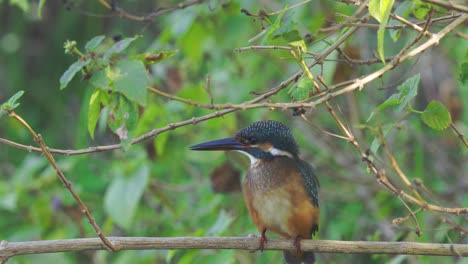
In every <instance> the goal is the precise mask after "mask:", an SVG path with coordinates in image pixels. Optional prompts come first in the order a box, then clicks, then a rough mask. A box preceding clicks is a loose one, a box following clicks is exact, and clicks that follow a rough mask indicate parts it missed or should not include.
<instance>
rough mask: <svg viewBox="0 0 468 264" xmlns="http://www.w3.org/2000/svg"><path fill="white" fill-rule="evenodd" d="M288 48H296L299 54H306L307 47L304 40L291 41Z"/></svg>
mask: <svg viewBox="0 0 468 264" xmlns="http://www.w3.org/2000/svg"><path fill="white" fill-rule="evenodd" d="M289 46H290V47H292V48H297V49H299V51H300V52H301V53H305V52H307V46H306V43H305V41H304V40H302V39H301V40H298V41H293V42H290V43H289Z"/></svg>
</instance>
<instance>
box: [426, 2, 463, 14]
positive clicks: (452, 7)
mask: <svg viewBox="0 0 468 264" xmlns="http://www.w3.org/2000/svg"><path fill="white" fill-rule="evenodd" d="M422 1H423V2H426V3H429V4H433V5H437V6H441V7H443V8H445V9H449V10H456V11H460V12H463V13H465V14H466V13H468V6H467V5H466V4H465V5H463V4H461V5H459V4H455V3H452V1H441V0H422Z"/></svg>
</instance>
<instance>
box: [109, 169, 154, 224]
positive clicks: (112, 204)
mask: <svg viewBox="0 0 468 264" xmlns="http://www.w3.org/2000/svg"><path fill="white" fill-rule="evenodd" d="M148 176H149V167H148V165H147V164H146V163H142V164H141V165H140V166H139V168H138V170H137V171H135V172H134V173H133V174H132V175H129V176H123V175H118V176H116V177H115V178H114V180H113V181H112V183H111V185H110V186H109V188H108V189H107V191H106V195H105V197H104V208H105V210H106V212H107V213H108V214H109V215H110V216H111V217H112V219H113V220H114V221H115V222H116V223H117V224H119V225H120V226H121V227H123V228H124V229H126V230H128V229H130V228H131V226H132V221H133V218H134V216H135V212H136V209H137V206H138V201H139V200H140V198H141V196H142V195H143V191H144V190H145V188H146V185H147V183H148V178H149V177H148Z"/></svg>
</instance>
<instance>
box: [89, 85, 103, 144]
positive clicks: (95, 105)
mask: <svg viewBox="0 0 468 264" xmlns="http://www.w3.org/2000/svg"><path fill="white" fill-rule="evenodd" d="M101 93H102V92H101V90H100V89H96V90H94V93H93V94H92V95H91V98H90V99H89V110H88V132H89V135H90V136H91V138H94V130H95V128H96V124H97V121H98V119H99V113H100V112H101V98H100V97H101Z"/></svg>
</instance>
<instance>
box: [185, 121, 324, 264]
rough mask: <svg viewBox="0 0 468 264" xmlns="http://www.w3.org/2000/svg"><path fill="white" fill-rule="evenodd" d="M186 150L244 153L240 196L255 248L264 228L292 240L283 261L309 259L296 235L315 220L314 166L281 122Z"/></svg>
mask: <svg viewBox="0 0 468 264" xmlns="http://www.w3.org/2000/svg"><path fill="white" fill-rule="evenodd" d="M190 149H191V150H225V151H229V150H234V151H238V152H241V153H243V154H245V155H247V156H248V157H249V158H250V168H249V171H248V173H247V176H246V178H245V180H244V183H243V194H244V200H245V203H246V205H247V208H248V210H249V213H250V216H251V218H252V221H253V223H254V224H255V226H256V227H257V228H258V230H259V231H260V232H261V236H260V245H259V249H260V250H261V251H263V248H264V245H265V243H267V237H266V231H267V230H270V231H271V232H273V233H276V234H278V235H280V236H281V237H283V238H287V239H293V241H294V245H295V248H296V250H293V251H287V250H286V251H284V252H283V254H284V259H285V262H286V263H287V264H299V263H306V264H308V263H314V262H315V257H314V253H313V252H302V251H301V244H300V241H301V239H310V238H311V237H312V236H313V235H314V234H315V232H316V231H318V225H319V196H318V190H319V181H318V179H317V177H316V175H315V172H314V169H313V168H312V166H311V165H309V164H308V163H307V162H305V161H303V160H301V159H300V158H299V147H298V145H297V143H296V139H295V138H294V135H293V133H292V132H291V130H290V129H289V127H287V126H286V125H285V124H283V123H281V122H278V121H272V120H264V121H259V122H256V123H253V124H251V125H249V126H247V127H246V128H244V129H242V130H241V131H239V132H238V133H237V134H236V135H235V136H234V137H230V138H224V139H218V140H214V141H209V142H205V143H201V144H198V145H194V146H191V147H190Z"/></svg>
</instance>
